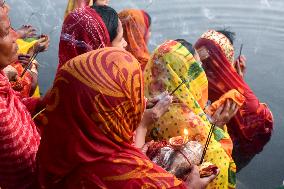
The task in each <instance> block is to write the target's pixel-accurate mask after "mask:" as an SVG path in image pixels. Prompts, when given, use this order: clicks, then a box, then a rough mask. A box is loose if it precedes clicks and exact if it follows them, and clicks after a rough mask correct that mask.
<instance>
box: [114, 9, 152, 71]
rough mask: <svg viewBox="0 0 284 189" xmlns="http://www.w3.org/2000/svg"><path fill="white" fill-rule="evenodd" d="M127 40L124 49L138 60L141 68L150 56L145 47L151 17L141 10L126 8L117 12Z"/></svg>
mask: <svg viewBox="0 0 284 189" xmlns="http://www.w3.org/2000/svg"><path fill="white" fill-rule="evenodd" d="M119 18H120V20H121V22H122V26H123V30H124V39H125V40H126V42H127V44H128V45H127V47H126V50H127V51H128V52H131V53H132V54H133V55H134V57H135V58H136V59H137V60H138V61H139V62H140V64H141V68H142V70H144V69H145V67H146V64H147V62H148V60H149V58H150V55H149V50H148V47H147V44H148V40H149V37H150V34H151V33H150V25H151V18H150V16H149V15H148V13H146V12H145V11H143V10H137V9H126V10H123V11H121V12H120V13H119Z"/></svg>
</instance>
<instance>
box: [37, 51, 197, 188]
mask: <svg viewBox="0 0 284 189" xmlns="http://www.w3.org/2000/svg"><path fill="white" fill-rule="evenodd" d="M74 89H76V90H74ZM68 94H72V95H68ZM47 104H48V105H47V111H46V115H47V119H48V124H47V126H46V127H44V132H43V138H42V142H41V145H40V149H39V153H38V157H39V172H40V183H41V187H42V188H46V189H49V188H52V189H57V188H60V189H65V188H68V189H81V188H82V189H83V188H84V189H94V188H186V187H185V183H183V182H182V181H180V180H178V179H177V178H176V177H174V176H173V175H171V174H169V173H167V172H166V171H165V170H163V169H162V168H161V167H158V166H157V165H155V164H153V163H152V162H151V161H150V160H149V159H148V158H147V157H146V156H145V155H144V154H143V153H142V152H141V151H140V150H139V149H137V148H135V147H134V146H133V145H132V143H133V132H134V131H135V130H136V128H137V127H138V125H139V123H140V122H141V119H142V116H143V112H144V109H145V100H144V88H143V76H142V71H141V69H140V66H139V63H138V61H137V60H136V59H135V58H134V57H133V56H132V55H131V54H130V53H128V52H126V51H124V50H122V49H119V48H114V47H109V48H103V49H98V50H96V51H92V52H89V53H86V54H83V55H81V56H78V57H76V58H74V59H72V60H70V61H69V62H67V63H66V64H65V65H64V66H62V68H61V69H60V70H59V71H58V73H57V76H56V79H55V83H54V86H53V89H52V91H51V98H50V99H49V102H48V103H47ZM198 177H199V175H198ZM199 179H200V178H199Z"/></svg>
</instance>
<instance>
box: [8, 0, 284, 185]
mask: <svg viewBox="0 0 284 189" xmlns="http://www.w3.org/2000/svg"><path fill="white" fill-rule="evenodd" d="M7 2H8V4H9V5H10V6H11V12H10V17H11V20H12V25H13V26H14V27H15V28H18V27H19V26H21V25H22V24H28V23H29V24H32V25H34V26H35V27H36V28H37V29H38V31H39V32H42V33H47V34H51V45H50V48H49V51H48V52H46V53H44V54H40V55H39V56H38V60H39V62H40V64H41V67H40V86H41V89H42V92H45V91H46V90H47V88H49V87H50V85H51V84H52V82H53V77H54V73H55V70H56V68H57V62H58V56H57V53H58V41H59V34H60V30H61V25H62V18H63V14H64V11H65V7H66V4H67V0H44V1H43V0H7ZM111 6H112V7H113V8H115V9H116V10H117V11H119V10H121V9H123V8H126V7H135V8H141V9H145V10H146V11H148V13H149V14H150V15H151V17H152V39H151V41H150V45H149V47H150V49H151V50H153V48H155V47H156V46H157V45H158V44H160V43H162V42H163V41H165V40H166V39H176V38H185V39H187V40H188V41H190V42H192V43H194V42H195V41H196V40H197V38H198V37H199V36H200V35H201V34H202V33H203V32H205V31H206V30H207V29H209V28H213V29H222V28H224V27H229V28H230V29H231V30H233V31H235V32H236V33H237V40H236V43H235V47H236V49H239V47H240V44H241V43H243V44H244V48H243V53H244V54H245V55H246V56H247V59H248V62H247V65H248V69H247V76H246V80H247V82H248V83H249V85H250V86H251V87H252V89H253V90H254V91H255V93H256V94H257V96H258V97H259V98H260V100H261V101H263V102H266V103H268V105H269V106H270V108H271V110H272V111H273V113H274V118H275V130H274V133H273V137H272V139H271V141H270V143H269V144H268V145H266V147H265V149H264V150H263V152H262V153H261V154H259V155H258V156H257V157H255V158H254V160H253V161H252V162H251V163H250V164H249V166H247V167H246V168H245V169H243V170H242V171H241V173H240V174H238V177H237V178H238V181H239V183H238V188H240V189H247V188H249V189H251V188H252V189H254V188H255V189H269V188H275V187H276V186H279V185H281V184H282V181H283V180H284V129H283V116H282V114H283V112H282V111H283V110H284V84H283V81H284V74H283V72H284V53H283V46H284V0H237V1H236V0H214V1H213V0H112V1H111ZM238 51H239V50H237V52H238Z"/></svg>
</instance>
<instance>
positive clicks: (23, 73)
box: [20, 51, 39, 78]
mask: <svg viewBox="0 0 284 189" xmlns="http://www.w3.org/2000/svg"><path fill="white" fill-rule="evenodd" d="M38 53H39V51H36V52H35V53H34V54H33V56H32V57H31V59H30V61H29V63H28V65H27V66H26V67H25V69H24V71H23V72H22V74H21V76H20V77H21V78H22V77H23V76H24V75H25V73H26V72H27V71H28V69H29V67H30V66H31V64H32V63H33V61H34V59H35V58H36V57H37V55H38Z"/></svg>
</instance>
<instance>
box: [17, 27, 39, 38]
mask: <svg viewBox="0 0 284 189" xmlns="http://www.w3.org/2000/svg"><path fill="white" fill-rule="evenodd" d="M16 32H17V34H18V35H19V38H22V39H24V38H30V37H36V29H35V28H33V26H31V25H23V26H22V27H20V28H19V29H18V30H17V31H16Z"/></svg>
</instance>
